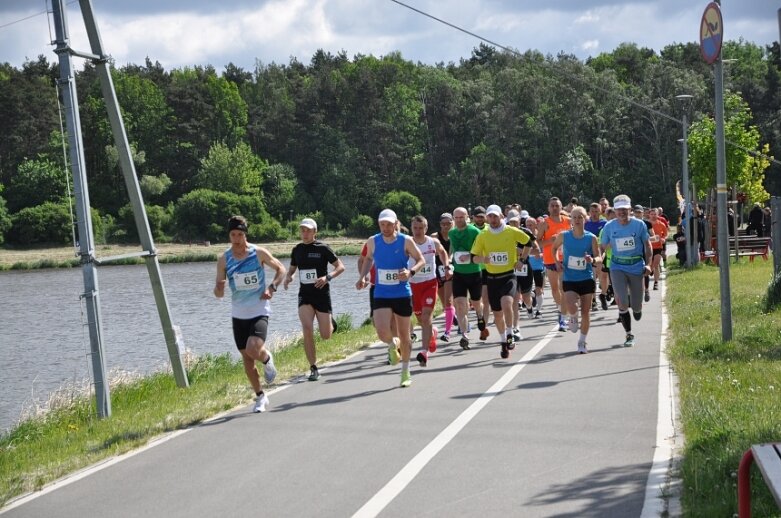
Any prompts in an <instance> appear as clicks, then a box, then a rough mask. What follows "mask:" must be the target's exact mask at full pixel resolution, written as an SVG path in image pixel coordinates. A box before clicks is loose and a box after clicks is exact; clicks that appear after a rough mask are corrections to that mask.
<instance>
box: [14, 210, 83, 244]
mask: <svg viewBox="0 0 781 518" xmlns="http://www.w3.org/2000/svg"><path fill="white" fill-rule="evenodd" d="M71 239H72V233H71V215H70V208H69V207H68V205H67V204H66V203H54V202H46V203H44V204H42V205H37V206H35V207H27V208H24V209H22V210H20V211H19V212H17V213H16V214H13V215H12V216H11V230H10V231H9V232H8V241H9V242H11V243H14V244H18V245H33V244H41V243H51V244H58V245H64V244H67V243H70V242H71Z"/></svg>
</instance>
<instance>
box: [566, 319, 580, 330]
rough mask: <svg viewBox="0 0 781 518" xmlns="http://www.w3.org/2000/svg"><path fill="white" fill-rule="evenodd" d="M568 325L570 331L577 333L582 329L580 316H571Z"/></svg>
mask: <svg viewBox="0 0 781 518" xmlns="http://www.w3.org/2000/svg"><path fill="white" fill-rule="evenodd" d="M567 326H568V327H569V330H570V331H572V332H573V333H577V332H578V329H580V324H578V316H577V315H572V316H570V317H569V322H568V323H567Z"/></svg>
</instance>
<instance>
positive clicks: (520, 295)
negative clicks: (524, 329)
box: [507, 209, 534, 342]
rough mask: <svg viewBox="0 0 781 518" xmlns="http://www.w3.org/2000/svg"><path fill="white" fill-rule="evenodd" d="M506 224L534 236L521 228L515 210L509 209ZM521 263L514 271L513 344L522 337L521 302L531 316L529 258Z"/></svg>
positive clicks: (532, 279) (532, 280)
mask: <svg viewBox="0 0 781 518" xmlns="http://www.w3.org/2000/svg"><path fill="white" fill-rule="evenodd" d="M507 224H508V225H510V226H511V227H515V228H519V229H521V230H522V231H523V232H526V234H527V235H528V236H529V237H530V238H533V237H534V234H533V233H532V232H531V231H530V230H528V229H526V228H523V227H521V217H520V214H518V211H517V210H515V209H511V210H510V211H509V213H508V218H507ZM522 262H523V266H522V267H521V268H516V269H515V283H516V290H515V297H513V324H512V330H513V341H514V342H520V341H521V340H523V335H522V334H521V329H520V325H519V320H520V310H521V302H523V305H524V307H526V308H527V311H528V313H529V316H530V317H531V316H532V285H533V282H534V278H533V275H532V271H531V267H530V266H529V258H528V257H527V258H526V260H524V261H522Z"/></svg>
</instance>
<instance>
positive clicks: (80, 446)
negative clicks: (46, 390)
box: [0, 315, 376, 506]
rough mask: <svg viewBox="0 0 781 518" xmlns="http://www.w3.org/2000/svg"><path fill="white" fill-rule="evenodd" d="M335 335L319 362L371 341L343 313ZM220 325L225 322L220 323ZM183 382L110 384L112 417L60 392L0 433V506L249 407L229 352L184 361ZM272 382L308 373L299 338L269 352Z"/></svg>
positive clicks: (160, 379)
mask: <svg viewBox="0 0 781 518" xmlns="http://www.w3.org/2000/svg"><path fill="white" fill-rule="evenodd" d="M337 322H338V323H339V332H338V333H336V334H335V335H334V336H333V337H332V338H331V340H328V341H322V340H320V339H319V338H318V340H317V353H318V363H319V364H321V365H323V364H325V363H327V362H329V361H334V360H338V359H341V358H344V357H345V356H347V355H349V354H351V353H353V352H355V351H357V350H359V349H362V348H363V347H366V346H367V345H369V344H371V343H373V342H374V341H375V340H376V337H375V334H374V328H373V327H371V326H362V327H360V328H358V329H350V328H351V327H352V323H351V320H350V317H349V315H340V316H339V317H338V318H337ZM225 325H230V322H226V323H225ZM187 363H188V365H187V372H188V378H189V380H190V387H189V388H187V389H180V388H178V387H177V386H176V383H175V381H174V379H173V375H172V374H170V373H157V374H154V375H151V376H148V377H143V378H137V379H135V380H132V381H125V382H112V388H111V405H112V415H111V417H110V418H108V419H98V418H97V417H96V412H95V408H94V401H93V399H89V398H88V397H86V396H85V395H84V392H83V391H82V390H80V389H78V388H77V389H73V390H71V391H69V392H67V393H65V392H61V393H59V394H57V395H55V396H54V397H53V398H52V400H51V401H50V405H49V410H48V411H47V412H45V413H42V414H41V415H39V416H36V417H32V418H29V419H27V420H25V421H23V422H21V423H20V424H19V425H17V426H16V427H15V428H14V429H13V430H11V431H10V432H9V433H7V434H5V435H3V436H1V437H0V506H2V505H4V504H5V503H7V502H8V501H9V500H10V499H12V498H14V497H16V496H19V495H22V494H26V493H28V492H30V491H34V490H36V489H40V488H41V487H42V486H44V485H45V484H47V483H49V482H52V481H54V480H56V479H58V478H61V477H63V476H65V475H67V474H68V473H72V472H73V471H76V470H78V469H81V468H84V467H85V466H89V465H91V464H93V463H95V462H97V461H100V460H102V459H105V458H107V457H111V456H115V455H119V454H122V453H125V452H127V451H130V450H132V449H134V448H137V447H139V446H141V445H143V444H145V443H147V442H149V440H150V439H153V438H155V437H156V436H159V435H160V434H164V433H166V432H170V431H173V430H177V429H181V428H186V427H188V426H192V425H194V424H196V423H199V422H201V421H203V420H205V419H207V418H209V417H211V416H213V415H215V414H217V413H219V412H223V411H226V410H229V409H232V408H235V407H236V406H238V405H242V404H249V402H250V400H251V398H252V397H254V395H255V394H254V393H253V392H252V390H251V387H250V386H249V382H248V381H247V379H246V377H245V375H244V370H243V368H242V366H241V363H240V361H235V360H233V359H232V358H231V357H230V356H229V354H227V353H226V354H224V355H220V356H212V355H208V356H204V357H199V358H195V359H192V360H191V361H188V362H187ZM274 363H275V364H276V366H277V369H278V371H279V374H278V377H277V380H278V381H277V383H276V384H279V383H281V382H282V381H281V380H286V379H290V378H292V377H295V376H298V375H301V374H303V373H306V372H308V370H309V364H308V362H307V361H306V357H305V355H304V351H303V342H302V340H301V339H296V340H294V341H293V342H292V343H291V344H289V345H288V346H286V347H284V348H281V349H279V350H277V351H276V352H275V353H274Z"/></svg>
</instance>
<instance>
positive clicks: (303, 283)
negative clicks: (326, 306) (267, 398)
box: [290, 241, 338, 294]
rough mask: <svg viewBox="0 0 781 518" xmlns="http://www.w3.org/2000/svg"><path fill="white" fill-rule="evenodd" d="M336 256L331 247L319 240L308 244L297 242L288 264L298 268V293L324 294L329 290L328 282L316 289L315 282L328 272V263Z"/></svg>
mask: <svg viewBox="0 0 781 518" xmlns="http://www.w3.org/2000/svg"><path fill="white" fill-rule="evenodd" d="M337 260H338V258H337V257H336V254H334V251H333V250H331V247H329V246H328V245H326V244H325V243H323V242H320V241H314V242H313V243H310V244H308V245H307V244H305V243H298V244H297V245H296V246H295V247H294V248H293V252H292V253H291V254H290V266H295V267H296V268H298V271H297V272H296V274H297V275H298V280H299V286H300V287H299V293H303V294H308V293H311V294H316V293H320V294H324V293H329V292H330V283H329V284H326V285H325V286H324V287H322V288H320V289H318V288H315V284H314V283H315V282H317V279H318V278H320V277H323V276H325V274H327V273H328V265H329V264H334V263H335V262H336V261H337Z"/></svg>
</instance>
